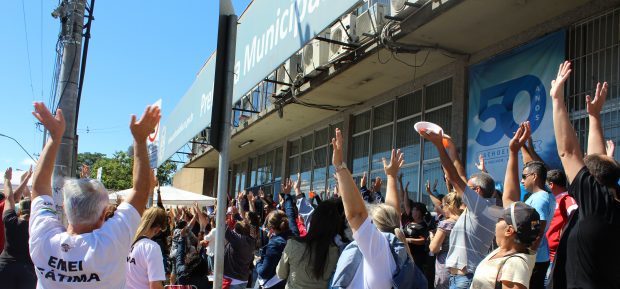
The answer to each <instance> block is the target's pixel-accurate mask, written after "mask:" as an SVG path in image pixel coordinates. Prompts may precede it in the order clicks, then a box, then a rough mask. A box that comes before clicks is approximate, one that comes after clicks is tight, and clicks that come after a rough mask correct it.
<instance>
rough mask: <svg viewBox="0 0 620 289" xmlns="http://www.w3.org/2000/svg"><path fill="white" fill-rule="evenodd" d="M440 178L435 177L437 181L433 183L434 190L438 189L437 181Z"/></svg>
mask: <svg viewBox="0 0 620 289" xmlns="http://www.w3.org/2000/svg"><path fill="white" fill-rule="evenodd" d="M438 181H439V180H437V179H435V182H434V183H433V192H434V191H436V190H437V182H438Z"/></svg>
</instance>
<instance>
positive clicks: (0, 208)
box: [0, 200, 5, 253]
mask: <svg viewBox="0 0 620 289" xmlns="http://www.w3.org/2000/svg"><path fill="white" fill-rule="evenodd" d="M4 201H5V200H2V201H0V215H1V214H2V212H4ZM2 250H4V222H3V221H2V216H0V253H2Z"/></svg>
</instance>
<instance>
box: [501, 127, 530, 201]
mask: <svg viewBox="0 0 620 289" xmlns="http://www.w3.org/2000/svg"><path fill="white" fill-rule="evenodd" d="M529 135H530V126H529V123H527V122H525V123H522V124H521V125H520V126H519V129H517V132H516V133H515V135H514V136H513V137H512V139H511V140H510V144H509V145H508V148H509V151H510V152H509V155H508V165H507V167H506V176H505V177H504V193H503V195H502V201H503V205H504V208H508V207H509V206H510V204H512V203H514V202H518V201H519V199H520V197H521V190H520V189H519V150H520V149H521V148H522V147H523V145H524V144H525V142H526V141H527V139H528V138H529Z"/></svg>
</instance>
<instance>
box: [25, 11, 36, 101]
mask: <svg viewBox="0 0 620 289" xmlns="http://www.w3.org/2000/svg"><path fill="white" fill-rule="evenodd" d="M22 15H23V17H24V32H25V33H26V55H27V57H28V75H29V76H30V92H31V93H32V100H33V101H34V87H33V86H32V67H31V65H30V45H29V44H28V27H27V26H26V5H25V4H24V0H22Z"/></svg>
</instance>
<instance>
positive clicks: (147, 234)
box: [126, 207, 168, 289]
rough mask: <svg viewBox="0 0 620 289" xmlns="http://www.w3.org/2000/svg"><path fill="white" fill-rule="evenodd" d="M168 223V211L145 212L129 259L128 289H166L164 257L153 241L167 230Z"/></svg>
mask: <svg viewBox="0 0 620 289" xmlns="http://www.w3.org/2000/svg"><path fill="white" fill-rule="evenodd" d="M167 222H168V220H167V215H166V211H164V209H162V208H159V207H152V208H149V209H147V210H146V211H144V214H143V215H142V220H141V221H140V225H139V226H138V230H137V232H136V235H135V237H134V240H133V245H132V246H131V251H130V252H129V256H128V257H127V263H126V267H127V283H126V286H127V288H131V289H142V288H145V289H155V288H157V289H160V288H161V289H163V288H164V284H163V281H165V280H166V272H165V270H164V257H163V256H162V253H161V248H160V247H159V245H158V244H157V243H156V242H155V241H153V240H151V239H152V238H153V237H154V236H155V235H157V234H159V233H160V232H161V231H162V230H164V229H165V227H166V225H167Z"/></svg>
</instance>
